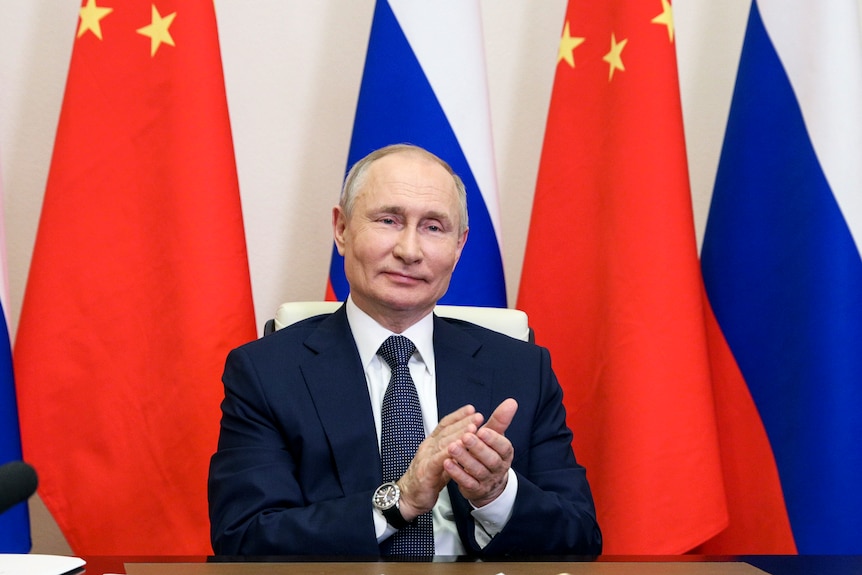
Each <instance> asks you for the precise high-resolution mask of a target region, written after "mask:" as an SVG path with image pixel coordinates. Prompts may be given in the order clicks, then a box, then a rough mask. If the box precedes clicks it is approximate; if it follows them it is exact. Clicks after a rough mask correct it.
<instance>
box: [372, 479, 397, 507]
mask: <svg viewBox="0 0 862 575" xmlns="http://www.w3.org/2000/svg"><path fill="white" fill-rule="evenodd" d="M398 495H399V492H398V486H396V485H395V484H394V483H386V484H385V485H381V486H380V487H378V488H377V491H375V492H374V506H375V507H377V508H378V509H389V508H390V507H392V506H393V505H395V502H396V501H398Z"/></svg>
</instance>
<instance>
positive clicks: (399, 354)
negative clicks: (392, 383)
mask: <svg viewBox="0 0 862 575" xmlns="http://www.w3.org/2000/svg"><path fill="white" fill-rule="evenodd" d="M414 351H416V345H415V344H414V343H413V342H412V341H410V340H409V339H407V338H406V337H404V336H403V335H390V336H389V337H388V338H386V341H384V342H383V343H382V344H381V345H380V349H378V350H377V355H379V356H380V357H382V358H383V360H384V361H385V362H386V363H388V364H389V369H392V370H393V371H394V370H395V366H396V365H406V364H407V362H408V361H410V356H412V355H413V352H414Z"/></svg>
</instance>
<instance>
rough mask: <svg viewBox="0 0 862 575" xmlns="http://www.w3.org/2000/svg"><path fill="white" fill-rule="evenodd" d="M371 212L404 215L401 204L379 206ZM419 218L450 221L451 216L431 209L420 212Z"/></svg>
mask: <svg viewBox="0 0 862 575" xmlns="http://www.w3.org/2000/svg"><path fill="white" fill-rule="evenodd" d="M371 213H375V214H378V213H384V214H395V215H398V216H403V215H405V213H406V212H405V210H404V208H403V207H401V206H380V207H378V208H375V209H374V210H372V212H371ZM421 219H423V220H440V221H441V222H446V223H451V222H452V218H450V217H449V214H447V213H446V212H439V211H436V210H432V211H430V212H425V213H423V214H422V216H421Z"/></svg>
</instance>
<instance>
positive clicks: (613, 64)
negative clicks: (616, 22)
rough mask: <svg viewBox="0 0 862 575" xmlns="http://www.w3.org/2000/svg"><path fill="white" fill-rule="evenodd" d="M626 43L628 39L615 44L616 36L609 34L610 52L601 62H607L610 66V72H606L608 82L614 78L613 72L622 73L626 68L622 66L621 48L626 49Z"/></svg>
mask: <svg viewBox="0 0 862 575" xmlns="http://www.w3.org/2000/svg"><path fill="white" fill-rule="evenodd" d="M627 42H628V38H626V39H625V40H623V41H622V42H617V38H616V36H615V35H614V34H613V33H611V51H610V52H608V53H607V54H605V55H604V57H603V58H602V60H604V61H605V62H607V63H608V64H609V65H610V70H609V72H608V82H610V81H611V80H613V78H614V70H621V71H623V72H625V71H626V67H625V66H623V57H622V54H623V48H625V47H626V43H627Z"/></svg>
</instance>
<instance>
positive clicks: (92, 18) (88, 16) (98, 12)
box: [77, 0, 114, 40]
mask: <svg viewBox="0 0 862 575" xmlns="http://www.w3.org/2000/svg"><path fill="white" fill-rule="evenodd" d="M113 11H114V9H113V8H101V7H99V6H96V0H87V5H86V6H81V25H80V26H78V36H77V37H78V38H80V37H81V36H83V35H84V34H86V33H87V31H90V32H92V33H93V34H95V36H96V38H98V39H99V40H101V39H102V25H101V24H100V22H101V20H102V18H104V17H105V16H107V15H108V14H110V13H111V12H113Z"/></svg>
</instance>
